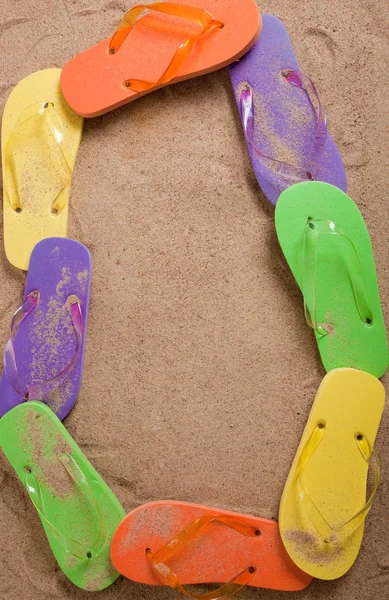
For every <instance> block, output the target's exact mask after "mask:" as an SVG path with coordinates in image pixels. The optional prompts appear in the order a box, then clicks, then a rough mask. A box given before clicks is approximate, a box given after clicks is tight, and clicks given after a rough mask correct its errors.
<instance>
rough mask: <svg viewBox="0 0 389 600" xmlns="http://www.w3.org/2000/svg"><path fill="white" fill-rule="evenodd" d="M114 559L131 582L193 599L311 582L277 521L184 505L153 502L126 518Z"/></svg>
mask: <svg viewBox="0 0 389 600" xmlns="http://www.w3.org/2000/svg"><path fill="white" fill-rule="evenodd" d="M111 560H112V563H113V565H114V567H115V568H116V569H117V570H118V571H119V572H120V573H122V575H125V576H126V577H127V578H128V579H132V580H133V581H137V582H139V583H148V584H150V585H168V586H170V587H172V588H174V589H175V590H177V591H179V592H181V593H182V594H184V595H186V596H189V597H190V598H195V599H197V598H203V599H206V600H213V599H216V598H227V597H229V596H231V595H232V594H235V593H236V592H237V591H238V590H239V589H240V588H242V587H243V586H245V585H250V586H255V587H262V588H270V589H275V590H285V591H297V590H302V589H304V588H306V587H307V586H308V585H309V584H310V583H311V581H312V577H311V576H310V575H307V574H306V573H304V572H303V571H301V570H300V569H299V568H298V567H297V566H296V565H295V564H294V563H293V562H292V560H291V559H290V558H289V556H288V554H287V552H286V550H285V548H284V546H283V545H282V542H281V537H280V533H279V529H278V524H277V523H276V522H275V521H271V520H268V519H261V518H260V517H253V516H249V515H241V514H239V513H233V512H228V511H225V510H219V509H215V508H210V507H207V506H201V505H199V504H188V503H186V502H172V501H161V502H151V503H150V504H144V505H143V506H140V507H138V508H136V509H135V510H134V511H132V512H131V513H130V514H128V515H127V517H125V519H124V520H123V521H122V522H121V523H120V525H119V526H118V528H117V530H116V532H115V534H114V537H113V539H112V544H111ZM176 573H179V575H176ZM215 582H219V583H220V582H227V583H224V585H222V586H221V587H220V588H219V589H218V590H215V591H214V592H208V593H207V594H205V595H199V596H197V595H194V594H191V593H190V592H188V591H187V590H186V589H185V588H184V587H183V585H185V584H189V583H190V584H195V583H215Z"/></svg>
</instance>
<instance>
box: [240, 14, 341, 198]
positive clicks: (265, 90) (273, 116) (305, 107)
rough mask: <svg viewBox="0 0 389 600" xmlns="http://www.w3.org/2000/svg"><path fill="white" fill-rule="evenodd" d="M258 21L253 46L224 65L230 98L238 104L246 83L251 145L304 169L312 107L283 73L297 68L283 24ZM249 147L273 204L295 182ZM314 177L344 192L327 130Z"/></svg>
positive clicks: (272, 20) (310, 139) (312, 133)
mask: <svg viewBox="0 0 389 600" xmlns="http://www.w3.org/2000/svg"><path fill="white" fill-rule="evenodd" d="M262 19H263V28H262V33H261V36H260V38H259V40H258V41H257V43H256V44H255V46H254V47H253V48H252V49H251V50H250V51H249V52H248V53H247V54H246V55H245V56H244V57H243V58H242V59H241V60H240V61H238V62H236V63H234V64H233V65H231V66H230V67H229V72H230V77H231V81H232V85H233V88H234V93H235V98H236V101H237V104H238V107H239V108H240V107H241V96H242V92H243V91H244V90H245V88H247V86H250V87H251V88H252V90H253V104H254V112H255V121H254V142H255V146H256V148H257V149H258V150H259V151H260V152H261V153H263V154H264V155H267V156H270V157H272V158H275V159H277V160H278V161H284V162H287V163H289V164H293V165H295V166H296V167H304V166H305V165H304V162H305V161H306V160H307V158H308V157H309V156H310V154H311V152H312V144H313V141H314V138H315V127H316V121H317V114H316V110H315V108H314V106H313V105H312V103H311V101H310V99H309V96H308V95H307V93H306V92H305V91H304V90H303V89H300V88H298V87H295V86H293V85H290V84H289V83H288V82H287V81H286V78H285V76H284V74H285V72H287V71H296V72H299V66H298V63H297V59H296V57H295V54H294V51H293V47H292V44H291V41H290V39H289V36H288V33H287V31H286V29H285V27H284V25H283V24H282V22H281V21H280V20H279V19H277V17H274V16H273V15H263V16H262ZM248 149H249V154H250V158H251V162H252V165H253V168H254V171H255V175H256V177H257V180H258V183H259V185H260V186H261V188H262V191H263V193H264V194H265V196H266V197H267V198H268V199H269V200H270V202H271V203H272V204H276V202H277V200H278V198H279V196H280V194H281V193H282V192H283V191H284V190H285V189H286V188H287V187H290V186H291V185H293V184H294V183H297V180H291V179H290V178H288V177H287V176H284V175H283V174H279V173H277V172H274V171H273V170H272V169H271V168H269V167H268V166H266V165H265V164H264V163H263V161H262V160H261V158H260V157H259V156H258V153H257V152H256V151H255V149H254V148H253V145H252V144H251V143H250V142H248ZM309 178H310V177H307V179H309ZM315 179H316V180H319V181H325V182H327V183H331V184H333V185H336V186H337V187H338V188H340V189H341V190H343V191H346V172H345V169H344V165H343V162H342V158H341V156H340V153H339V151H338V149H337V147H336V145H335V142H334V141H333V140H332V138H331V137H330V135H329V134H327V138H326V141H325V145H324V149H323V154H322V157H321V163H320V166H319V169H318V171H317V173H316V175H315ZM300 181H301V180H300Z"/></svg>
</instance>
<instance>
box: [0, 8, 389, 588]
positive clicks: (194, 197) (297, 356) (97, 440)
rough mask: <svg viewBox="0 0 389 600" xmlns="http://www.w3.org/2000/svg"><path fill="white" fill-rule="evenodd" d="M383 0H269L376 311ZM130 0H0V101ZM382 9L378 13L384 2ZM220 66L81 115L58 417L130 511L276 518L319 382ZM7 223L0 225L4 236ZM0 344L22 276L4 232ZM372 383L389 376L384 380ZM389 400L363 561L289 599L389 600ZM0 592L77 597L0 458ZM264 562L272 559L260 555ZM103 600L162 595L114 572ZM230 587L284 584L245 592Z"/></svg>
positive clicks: (92, 36) (384, 226) (386, 302)
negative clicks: (75, 254)
mask: <svg viewBox="0 0 389 600" xmlns="http://www.w3.org/2000/svg"><path fill="white" fill-rule="evenodd" d="M385 4H386V3H385V2H382V0H363V2H362V1H359V0H358V1H357V0H343V2H327V0H320V1H319V0H310V1H309V0H307V1H305V2H290V0H272V1H270V0H266V1H263V2H261V9H262V11H263V12H272V13H274V14H276V15H278V16H279V17H280V18H282V19H283V21H284V23H285V25H286V27H287V28H288V30H289V32H290V35H291V38H292V41H293V44H294V48H295V51H296V54H297V55H298V57H299V61H300V66H301V69H302V70H303V72H304V73H306V74H308V75H309V76H310V77H312V79H313V80H314V81H315V82H316V83H317V86H318V89H319V91H320V95H321V97H322V99H323V102H324V106H325V108H326V111H327V114H328V116H329V127H330V131H331V134H332V136H333V138H334V139H335V141H336V142H337V144H338V145H339V147H340V150H341V153H342V155H343V159H344V162H345V165H346V168H347V175H348V182H349V188H348V189H349V194H350V195H351V197H352V198H353V199H354V200H355V201H356V202H357V204H358V206H359V207H360V209H361V211H362V213H363V215H364V217H365V220H366V223H367V225H368V228H369V230H370V234H371V237H372V241H373V247H374V249H375V255H376V264H377V271H378V278H379V283H380V290H381V297H382V304H383V310H384V313H385V317H386V321H387V322H389V268H388V250H389V243H388V219H387V214H388V212H387V208H386V207H387V201H388V200H387V172H388V168H389V161H388V153H387V146H388V141H389V140H388V128H387V114H388V97H389V88H388V77H387V75H386V72H385V67H386V64H387V62H388V59H389V51H388V34H387V25H388V14H387V11H386V9H385ZM127 6H128V3H127V2H126V1H125V0H121V1H120V2H119V1H117V0H114V1H108V0H94V1H93V2H92V0H77V1H76V0H74V1H71V0H61V1H60V2H54V1H52V0H43V1H42V2H39V3H36V2H33V1H32V0H23V2H15V1H14V0H2V1H1V3H0V22H1V29H0V44H1V46H0V48H1V50H0V52H1V62H2V64H1V76H0V105H1V106H0V109H1V110H2V108H3V106H4V103H5V101H6V98H7V95H8V94H9V92H10V91H11V89H12V87H13V86H14V85H16V83H18V81H19V80H20V79H21V78H22V77H25V76H27V75H28V74H30V73H32V72H34V71H36V70H39V69H43V68H47V67H61V66H62V65H63V64H64V63H65V62H66V61H67V60H68V59H70V58H71V57H72V56H73V55H74V54H75V53H76V52H78V51H80V50H83V49H85V48H87V47H88V46H90V45H91V44H93V43H96V42H97V41H99V40H101V39H103V38H104V37H106V36H108V35H109V33H110V32H111V31H112V29H113V27H114V26H115V24H116V23H117V22H118V21H119V20H120V17H121V15H122V11H123V10H124V9H126V7H127ZM385 13H386V14H385ZM273 214H274V209H273V207H272V206H271V204H270V203H269V202H268V200H266V198H265V197H264V196H263V194H262V193H261V191H260V189H259V187H258V184H257V182H256V179H255V177H254V174H253V171H252V168H251V164H250V160H249V157H248V153H247V150H246V145H245V142H244V139H243V135H242V131H241V125H240V121H239V118H238V114H237V110H236V106H235V101H234V99H233V95H232V91H231V85H230V80H229V76H228V72H227V70H222V71H219V72H217V73H213V74H210V75H208V76H206V77H203V78H201V79H196V80H192V81H188V82H184V83H181V84H178V85H175V86H173V87H168V88H165V89H163V90H161V91H158V92H156V93H153V94H150V95H148V96H146V97H144V98H142V99H141V100H139V101H137V102H134V103H133V104H131V105H128V106H125V107H123V108H121V109H119V110H116V111H115V112H112V113H110V114H107V115H106V116H104V117H99V118H96V119H94V120H90V121H88V122H86V123H85V132H84V137H83V140H82V144H81V148H80V152H79V157H78V161H77V166H76V169H75V172H74V179H73V185H72V190H71V207H70V226H69V236H71V237H73V238H75V239H77V240H79V241H81V242H82V243H84V244H85V245H86V246H88V248H89V249H90V251H91V253H92V260H93V273H92V299H91V306H90V313H89V330H88V339H87V344H86V360H85V375H84V380H83V385H82V389H81V393H80V396H79V399H78V402H77V404H76V406H75V408H74V409H73V411H72V413H71V414H70V415H69V417H68V418H67V419H66V421H65V425H66V426H67V427H68V429H69V431H70V433H71V435H72V436H73V437H74V438H75V440H76V441H77V443H78V444H79V445H80V446H81V448H82V449H83V450H84V452H85V454H86V455H87V456H88V458H89V459H90V460H91V462H92V463H93V465H94V466H95V468H96V469H97V470H98V471H99V473H100V474H101V475H102V476H103V477H104V479H105V480H106V481H107V483H108V484H109V485H110V486H111V488H112V490H113V491H114V492H115V494H116V495H117V496H118V498H119V500H120V501H121V502H122V504H123V506H124V508H125V509H126V510H127V511H130V510H131V509H133V508H135V507H136V506H138V505H139V504H140V503H144V502H148V501H151V500H156V499H168V498H174V499H179V500H186V501H193V502H198V503H202V504H208V505H211V506H218V507H221V508H226V509H230V510H237V511H240V512H246V513H252V514H258V515H261V516H263V517H270V518H271V517H276V516H277V512H278V504H279V500H280V495H281V492H282V488H283V484H284V481H285V478H286V476H287V473H288V470H289V467H290V464H291V462H292V458H293V455H294V453H295V450H296V448H297V445H298V442H299V439H300V436H301V433H302V431H303V427H304V424H305V421H306V418H307V415H308V412H309V409H310V406H311V403H312V401H313V398H314V396H315V393H316V390H317V388H318V386H319V383H320V381H321V379H322V377H323V376H324V370H323V367H322V365H321V362H320V359H319V354H318V351H317V347H316V343H315V340H314V336H313V334H312V332H311V331H310V330H309V328H308V327H307V326H306V324H305V322H304V315H303V310H302V303H301V297H300V293H299V291H298V288H297V285H296V284H295V282H294V280H293V277H292V275H291V273H290V272H289V269H288V267H287V265H286V262H285V260H284V258H283V256H282V253H281V250H280V248H279V246H278V243H277V240H276V236H275V231H274V223H273ZM0 235H2V233H1V234H0ZM0 281H1V286H2V293H1V296H0V315H1V319H0V339H1V340H3V341H2V343H4V342H5V340H6V336H7V332H8V327H9V322H10V317H11V313H12V311H13V309H14V308H15V307H16V306H17V305H18V304H19V302H20V299H21V298H22V293H23V288H24V281H25V274H24V273H23V272H21V271H19V270H18V269H16V268H14V267H12V266H11V265H10V264H9V263H8V262H7V260H6V257H5V254H4V248H3V243H2V240H1V243H0ZM383 381H384V383H386V385H387V386H388V383H389V377H388V376H385V377H384V379H383ZM388 440H389V410H386V412H385V415H384V418H383V420H382V424H381V428H380V431H379V434H378V438H377V443H376V450H377V452H378V453H379V455H380V457H381V462H382V479H383V481H382V484H381V487H380V489H379V491H378V494H377V498H376V501H375V503H374V506H373V509H372V511H371V514H370V515H369V518H368V520H367V525H366V534H365V538H364V542H363V545H362V548H361V552H360V555H359V558H358V560H357V562H356V563H355V565H354V567H353V568H352V570H351V571H350V572H349V573H348V574H347V575H346V576H345V577H343V578H342V579H341V580H339V581H334V582H330V583H326V582H320V581H317V582H314V583H313V585H312V586H311V587H310V588H308V589H307V590H305V591H303V592H301V593H298V594H296V595H295V596H294V597H295V598H298V599H299V600H302V599H304V600H305V599H309V600H324V599H325V600H329V599H331V600H349V599H350V598H353V597H358V598H359V599H360V600H372V599H373V598H374V599H375V598H380V599H381V598H384V597H385V591H384V590H385V588H386V590H387V589H388V587H389V543H388V541H389V522H388V511H389V441H388ZM0 565H1V566H0V599H1V600H3V599H4V600H48V599H50V600H51V599H56V600H57V599H61V600H68V599H72V600H81V599H82V600H83V599H86V598H89V597H92V595H91V594H90V593H88V592H83V591H80V590H78V589H77V588H75V587H74V586H73V585H72V584H71V583H70V582H69V581H68V580H67V579H66V577H65V576H64V575H63V574H62V573H61V572H60V571H59V570H58V567H57V565H56V564H55V561H54V559H53V557H52V554H51V551H50V549H49V547H48V544H47V541H46V538H45V535H44V533H43V529H42V527H41V526H40V522H39V519H38V516H37V515H36V514H35V511H34V510H33V509H32V507H31V506H30V503H29V500H28V498H27V496H26V493H25V492H24V490H23V488H22V486H21V485H20V483H19V481H18V480H16V476H15V475H14V473H13V471H12V470H11V468H10V466H9V465H8V464H7V462H6V460H5V459H4V457H3V456H1V457H0ZM264 567H266V566H265V565H264ZM95 597H96V598H99V599H101V600H125V599H126V600H127V599H128V598H133V599H135V598H136V599H145V600H168V599H170V598H174V593H173V592H172V591H170V590H168V589H163V588H155V589H153V588H149V587H143V586H140V585H136V584H134V583H132V582H131V581H127V580H124V579H123V578H121V579H119V580H118V581H117V582H116V583H115V584H114V585H113V586H112V587H111V588H109V589H108V590H106V591H103V592H100V593H98V594H96V595H95ZM238 597H240V598H241V599H242V600H251V599H256V600H281V598H284V597H286V596H285V593H281V592H272V591H268V590H260V589H247V590H244V591H243V592H241V594H240V595H239V596H238Z"/></svg>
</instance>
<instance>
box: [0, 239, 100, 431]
mask: <svg viewBox="0 0 389 600" xmlns="http://www.w3.org/2000/svg"><path fill="white" fill-rule="evenodd" d="M91 266H92V265H91V258H90V254H89V251H88V250H87V248H86V247H85V246H83V245H82V244H80V243H79V242H76V241H74V240H69V239H66V238H48V239H46V240H42V241H41V242H39V244H37V245H36V246H35V248H34V250H33V252H32V255H31V261H30V268H29V270H28V274H27V280H26V288H25V296H24V297H25V298H26V297H27V296H28V294H29V293H30V292H32V291H34V290H38V291H39V293H40V299H39V303H38V305H37V307H36V308H35V309H34V311H33V312H32V313H31V314H30V315H29V316H28V317H27V318H26V319H25V320H24V321H23V322H22V323H21V324H20V325H19V328H18V330H17V332H16V334H15V338H14V348H15V355H16V358H17V365H18V370H19V373H20V375H21V376H22V379H23V380H24V381H25V382H26V383H29V382H31V381H33V380H43V379H50V378H51V377H53V375H55V374H56V373H58V372H60V371H61V370H62V369H63V368H64V367H65V366H66V365H67V364H68V363H69V362H70V360H71V358H72V356H73V355H74V353H75V351H76V347H77V340H76V336H75V333H74V329H73V326H72V321H71V317H70V314H69V311H68V309H67V302H68V299H69V298H70V297H72V296H76V297H77V298H78V300H79V302H80V306H81V313H82V317H83V328H84V334H83V339H82V348H81V352H80V355H79V358H78V361H77V363H76V365H75V366H74V368H73V369H72V371H70V373H69V375H68V377H67V378H66V379H65V381H63V382H62V383H61V384H60V385H59V386H58V387H57V388H56V389H55V390H54V391H53V392H51V393H50V395H49V397H48V398H42V400H43V401H44V402H45V403H46V404H48V406H50V408H52V410H53V411H54V412H55V413H56V414H57V416H58V417H59V418H60V419H64V418H65V417H66V415H67V414H68V413H69V412H70V410H71V409H72V407H73V406H74V403H75V402H76V400H77V396H78V393H79V390H80V386H81V381H82V375H83V367H84V352H85V339H86V331H87V324H88V309H89V297H90V284H91ZM39 399H41V398H39ZM22 401H23V400H22V399H21V398H20V396H19V394H18V393H17V392H16V391H15V390H14V388H13V387H11V385H10V383H9V381H8V379H7V377H6V375H5V372H4V370H3V373H2V376H1V379H0V415H1V416H3V415H4V414H5V413H6V412H7V411H9V410H10V409H11V408H13V407H15V406H17V405H18V404H20V403H21V402H22Z"/></svg>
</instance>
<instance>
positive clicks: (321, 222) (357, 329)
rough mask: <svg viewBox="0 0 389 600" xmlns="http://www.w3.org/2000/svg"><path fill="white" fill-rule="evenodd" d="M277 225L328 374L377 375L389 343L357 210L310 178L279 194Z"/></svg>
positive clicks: (381, 370)
mask: <svg viewBox="0 0 389 600" xmlns="http://www.w3.org/2000/svg"><path fill="white" fill-rule="evenodd" d="M275 222H276V230H277V236H278V240H279V242H280V245H281V248H282V251H283V253H284V255H285V258H286V260H287V261H288V264H289V266H290V268H291V270H292V273H293V275H294V277H295V279H296V281H297V283H298V285H299V287H300V289H301V291H302V294H303V297H304V310H305V316H306V320H307V322H308V324H309V325H310V326H311V327H312V328H313V329H314V331H315V335H316V340H317V344H318V347H319V351H320V355H321V359H322V361H323V365H324V368H325V369H326V371H330V370H331V369H336V368H340V367H353V368H355V369H359V370H361V371H366V372H368V373H370V374H371V375H375V376H376V377H381V376H382V375H383V374H384V373H385V371H386V369H387V367H388V344H387V339H386V332H385V324H384V319H383V316H382V309H381V303H380V296H379V291H378V284H377V276H376V270H375V264H374V256H373V249H372V247H371V242H370V237H369V233H368V231H367V228H366V225H365V223H364V221H363V217H362V215H361V213H360V212H359V210H358V208H357V206H356V205H355V204H354V202H353V201H352V200H351V198H349V196H347V194H345V193H344V192H342V191H341V190H340V189H338V188H337V187H335V186H333V185H330V184H328V183H322V182H319V181H308V182H304V183H298V184H296V185H293V186H292V187H290V188H288V189H287V190H285V191H284V192H283V193H282V194H281V196H280V198H279V200H278V203H277V206H276V212H275Z"/></svg>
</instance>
